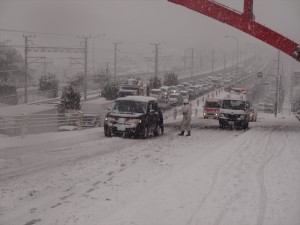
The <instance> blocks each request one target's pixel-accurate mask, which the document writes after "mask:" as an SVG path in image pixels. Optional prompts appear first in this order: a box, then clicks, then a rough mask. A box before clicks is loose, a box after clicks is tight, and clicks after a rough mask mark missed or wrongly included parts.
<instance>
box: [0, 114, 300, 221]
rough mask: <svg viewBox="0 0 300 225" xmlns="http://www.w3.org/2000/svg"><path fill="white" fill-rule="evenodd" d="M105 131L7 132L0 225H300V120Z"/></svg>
mask: <svg viewBox="0 0 300 225" xmlns="http://www.w3.org/2000/svg"><path fill="white" fill-rule="evenodd" d="M179 121H180V119H178V120H177V121H175V122H174V121H172V120H171V118H170V119H169V121H168V120H167V124H168V125H167V127H166V133H165V135H163V136H159V137H156V138H150V139H147V140H135V139H123V138H118V137H113V138H105V137H104V134H103V130H102V128H95V129H90V130H83V131H80V132H78V131H75V132H65V133H48V134H39V135H28V136H26V137H25V138H24V139H22V138H20V137H14V138H2V139H1V145H0V146H1V147H0V187H1V188H0V224H1V225H33V224H43V225H50V224H51V225H52V224H53V225H54V224H59V225H61V224H65V225H71V224H72V225H73V224H85V225H96V224H97V225H108V224H109V225H115V224H116V225H117V224H118V225H121V224H124V225H127V224H136V225H141V224H143V225H148V224H149V225H153V224H155V225H176V224H178V225H182V224H187V225H188V224H190V225H192V224H193V225H194V224H195V225H196V224H197V225H209V224H211V225H229V224H230V225H241V224H243V225H246V224H247V225H275V224H278V225H282V224H285V225H298V224H300V203H299V202H300V172H299V171H300V139H299V131H300V123H299V121H298V120H296V119H295V118H294V117H293V116H292V115H291V116H289V115H285V117H284V118H283V117H282V116H280V117H279V118H274V117H273V115H268V114H260V115H259V121H258V122H256V123H251V124H250V128H251V129H250V130H248V131H246V132H244V131H243V130H240V131H236V130H219V129H218V124H217V121H214V120H202V119H200V118H193V129H192V136H191V137H179V136H177V133H178V131H177V129H176V125H178V123H179Z"/></svg>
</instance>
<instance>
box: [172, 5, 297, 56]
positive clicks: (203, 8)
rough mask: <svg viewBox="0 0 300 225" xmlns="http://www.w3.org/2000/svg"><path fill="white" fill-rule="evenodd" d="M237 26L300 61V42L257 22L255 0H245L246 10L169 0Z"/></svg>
mask: <svg viewBox="0 0 300 225" xmlns="http://www.w3.org/2000/svg"><path fill="white" fill-rule="evenodd" d="M168 1H169V2H173V3H176V4H179V5H182V6H185V7H187V8H189V9H191V10H193V11H196V12H199V13H201V14H204V15H206V16H209V17H211V18H213V19H216V20H218V21H220V22H222V23H226V24H228V25H230V26H232V27H235V28H237V29H239V30H241V31H243V32H245V33H247V34H250V35H251V36H253V37H255V38H257V39H259V40H261V41H263V42H265V43H267V44H269V45H271V46H273V47H275V48H277V49H278V50H280V51H282V52H284V53H286V54H288V55H289V56H291V57H293V58H294V59H296V60H297V61H299V62H300V44H297V43H295V42H294V41H292V40H290V39H289V38H287V37H284V36H282V35H280V34H279V33H277V32H275V31H273V30H271V29H269V28H268V27H265V26H263V25H261V24H259V23H257V22H255V17H254V14H253V0H244V12H239V11H237V10H235V9H231V8H229V7H228V6H225V5H222V4H220V3H218V2H215V1H213V0H168Z"/></svg>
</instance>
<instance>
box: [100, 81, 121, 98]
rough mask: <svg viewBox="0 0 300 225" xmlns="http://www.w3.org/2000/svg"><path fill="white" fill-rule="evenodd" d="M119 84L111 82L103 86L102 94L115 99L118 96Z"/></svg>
mask: <svg viewBox="0 0 300 225" xmlns="http://www.w3.org/2000/svg"><path fill="white" fill-rule="evenodd" d="M118 91H119V85H118V84H117V83H114V82H111V83H107V84H106V85H105V86H104V87H103V91H102V96H103V97H104V98H106V99H107V100H115V99H116V98H117V97H118Z"/></svg>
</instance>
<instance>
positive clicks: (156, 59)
mask: <svg viewBox="0 0 300 225" xmlns="http://www.w3.org/2000/svg"><path fill="white" fill-rule="evenodd" d="M152 45H155V72H154V76H155V77H156V78H157V76H158V46H159V45H160V44H157V43H154V44H152Z"/></svg>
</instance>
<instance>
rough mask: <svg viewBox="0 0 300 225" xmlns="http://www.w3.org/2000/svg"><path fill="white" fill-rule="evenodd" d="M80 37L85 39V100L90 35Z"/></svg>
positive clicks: (85, 94)
mask: <svg viewBox="0 0 300 225" xmlns="http://www.w3.org/2000/svg"><path fill="white" fill-rule="evenodd" d="M79 38H82V39H84V41H83V44H84V51H83V52H84V100H86V96H87V56H88V38H90V36H80V37H79Z"/></svg>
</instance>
